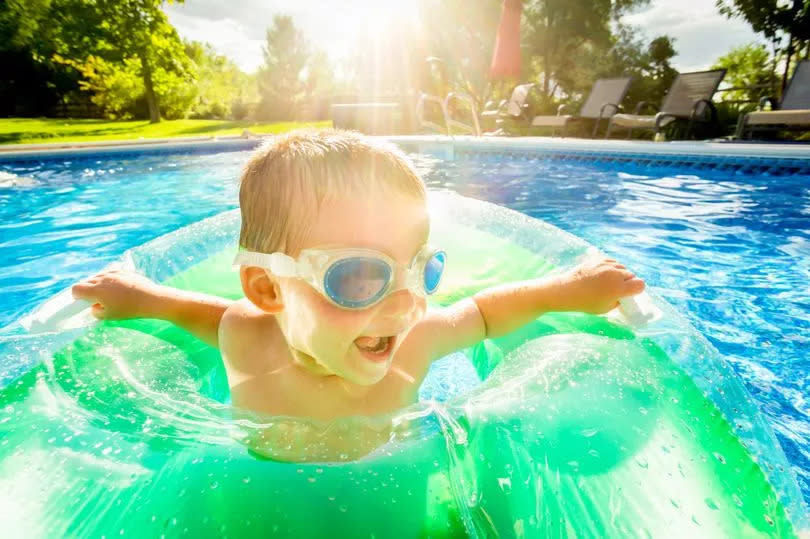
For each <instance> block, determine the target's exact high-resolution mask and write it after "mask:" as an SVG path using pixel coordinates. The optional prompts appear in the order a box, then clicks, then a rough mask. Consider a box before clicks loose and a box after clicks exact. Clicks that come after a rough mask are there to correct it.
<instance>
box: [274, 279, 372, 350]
mask: <svg viewBox="0 0 810 539" xmlns="http://www.w3.org/2000/svg"><path fill="white" fill-rule="evenodd" d="M282 293H284V296H285V297H284V313H285V318H286V324H285V325H287V331H288V333H289V334H290V335H297V336H309V337H317V338H318V339H319V340H323V339H328V340H331V341H333V342H334V341H339V340H347V341H353V340H354V339H355V338H356V337H357V335H358V334H359V332H360V331H361V330H362V328H364V327H366V325H367V324H368V321H369V316H370V315H369V313H367V312H364V311H348V310H346V309H341V308H339V307H336V306H334V305H332V303H330V302H329V301H328V300H327V299H326V298H324V297H323V296H321V294H319V293H318V292H316V291H315V290H313V289H312V287H311V286H309V285H307V284H306V283H301V282H300V281H299V282H290V283H288V284H287V286H284V287H283V290H282Z"/></svg>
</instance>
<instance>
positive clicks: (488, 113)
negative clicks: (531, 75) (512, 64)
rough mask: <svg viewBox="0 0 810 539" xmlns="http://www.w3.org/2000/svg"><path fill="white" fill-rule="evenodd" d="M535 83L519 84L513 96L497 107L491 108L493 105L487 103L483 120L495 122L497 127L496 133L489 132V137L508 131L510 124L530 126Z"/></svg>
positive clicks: (482, 113) (482, 114)
mask: <svg viewBox="0 0 810 539" xmlns="http://www.w3.org/2000/svg"><path fill="white" fill-rule="evenodd" d="M532 88H534V83H531V82H529V83H526V84H519V85H517V86H515V89H514V90H512V96H511V97H510V98H509V100H508V101H507V100H505V99H504V100H502V101H501V102H500V103H499V104H498V105H497V107H495V108H491V107H492V106H493V104H492V103H491V102H489V103H487V104H486V106H485V107H484V110H483V111H482V112H481V120H482V122H483V121H488V123H490V125H491V122H494V123H495V126H496V127H497V129H496V131H495V132H494V133H493V132H488V133H487V134H488V135H494V134H499V133H501V132H505V131H507V125H506V124H507V123H508V122H518V123H520V124H524V125H528V124H529V119H530V113H531V111H530V109H531V105H530V104H529V94H531V91H532Z"/></svg>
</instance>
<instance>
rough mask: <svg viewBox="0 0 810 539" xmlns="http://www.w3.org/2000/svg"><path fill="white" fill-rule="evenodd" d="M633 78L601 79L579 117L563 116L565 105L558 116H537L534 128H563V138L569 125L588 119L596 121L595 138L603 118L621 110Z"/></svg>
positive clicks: (561, 107)
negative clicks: (621, 104)
mask: <svg viewBox="0 0 810 539" xmlns="http://www.w3.org/2000/svg"><path fill="white" fill-rule="evenodd" d="M630 80H631V77H616V78H613V79H599V80H597V81H596V82H595V83H594V84H593V88H591V93H590V94H589V95H588V98H587V99H586V100H585V103H584V104H583V105H582V108H581V109H580V110H579V115H578V116H574V115H571V114H563V113H564V112H565V105H560V107H559V108H558V109H557V115H556V116H535V117H534V118H533V119H532V122H531V124H530V125H531V126H532V127H561V128H562V131H563V136H565V131H566V129H567V127H568V124H569V123H572V122H575V121H578V120H582V119H588V120H596V121H595V122H594V125H593V132H592V133H591V136H593V137H595V136H596V132H597V130H598V129H599V124H600V123H601V121H602V119H603V118H610V117H611V116H613V115H614V114H616V113H617V112H619V111H620V110H621V106H620V103H621V102H622V100H623V99H624V96H625V94H627V89H628V88H630Z"/></svg>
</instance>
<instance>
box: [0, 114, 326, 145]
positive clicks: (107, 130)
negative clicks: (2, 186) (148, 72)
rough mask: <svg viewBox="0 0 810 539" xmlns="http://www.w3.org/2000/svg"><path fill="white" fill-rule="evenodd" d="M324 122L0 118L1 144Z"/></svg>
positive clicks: (262, 129)
mask: <svg viewBox="0 0 810 539" xmlns="http://www.w3.org/2000/svg"><path fill="white" fill-rule="evenodd" d="M331 124H332V122H331V121H323V122H251V121H230V120H171V121H163V122H160V123H157V124H150V123H149V122H148V121H146V120H139V121H125V122H124V121H121V122H119V121H108V120H65V119H57V118H0V144H30V143H41V142H89V141H93V140H114V139H119V140H123V139H138V138H165V137H195V136H213V135H238V134H240V133H242V131H243V130H244V129H250V131H251V132H253V133H282V132H284V131H290V130H291V129H296V128H299V127H307V126H311V127H328V126H331Z"/></svg>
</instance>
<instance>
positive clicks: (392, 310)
mask: <svg viewBox="0 0 810 539" xmlns="http://www.w3.org/2000/svg"><path fill="white" fill-rule="evenodd" d="M423 303H424V299H423V298H420V297H418V296H417V295H416V294H414V293H413V292H412V291H410V290H408V289H404V290H397V291H396V292H394V293H393V294H391V295H390V296H388V297H387V298H385V300H383V302H382V305H381V306H380V311H379V314H380V316H390V317H402V316H406V315H408V314H410V313H411V312H412V311H414V310H415V309H416V308H417V307H419V306H420V304H423Z"/></svg>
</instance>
